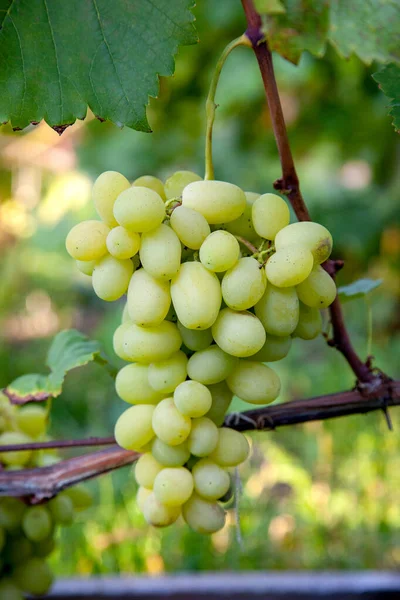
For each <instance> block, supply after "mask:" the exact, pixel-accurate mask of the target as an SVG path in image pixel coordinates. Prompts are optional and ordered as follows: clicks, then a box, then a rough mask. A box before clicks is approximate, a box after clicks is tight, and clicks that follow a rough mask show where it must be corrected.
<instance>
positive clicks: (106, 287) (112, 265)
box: [92, 255, 133, 302]
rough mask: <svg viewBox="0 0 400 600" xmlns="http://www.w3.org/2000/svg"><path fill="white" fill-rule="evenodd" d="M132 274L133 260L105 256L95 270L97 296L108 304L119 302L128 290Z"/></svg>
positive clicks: (94, 280) (94, 278)
mask: <svg viewBox="0 0 400 600" xmlns="http://www.w3.org/2000/svg"><path fill="white" fill-rule="evenodd" d="M132 273H133V264H132V261H131V260H129V259H127V260H119V259H118V258H114V257H113V256H110V255H107V256H104V257H103V258H101V259H100V260H99V261H98V262H97V263H96V266H95V267H94V269H93V274H92V285H93V289H94V291H95V293H96V295H97V296H98V297H99V298H101V299H102V300H105V301H106V302H113V301H114V300H118V298H121V296H123V295H124V294H125V292H126V290H127V289H128V285H129V280H130V278H131V277H132Z"/></svg>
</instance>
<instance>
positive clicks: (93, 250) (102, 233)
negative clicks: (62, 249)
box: [65, 220, 110, 261]
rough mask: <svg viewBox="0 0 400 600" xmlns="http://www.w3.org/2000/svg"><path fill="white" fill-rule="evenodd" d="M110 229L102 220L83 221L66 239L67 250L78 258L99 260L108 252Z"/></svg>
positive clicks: (73, 256)
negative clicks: (107, 243)
mask: <svg viewBox="0 0 400 600" xmlns="http://www.w3.org/2000/svg"><path fill="white" fill-rule="evenodd" d="M109 231H110V228H109V227H107V225H105V224H104V223H102V222H101V221H94V220H93V221H82V222H81V223H78V224H77V225H75V226H74V227H73V228H72V229H71V231H70V232H69V234H68V235H67V238H66V240H65V246H66V248H67V252H68V254H69V255H70V256H72V258H75V259H76V260H84V261H88V260H98V259H99V258H101V257H102V256H104V254H106V252H107V245H106V239H107V235H108V233H109Z"/></svg>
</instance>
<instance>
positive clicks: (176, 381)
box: [67, 171, 336, 533]
mask: <svg viewBox="0 0 400 600" xmlns="http://www.w3.org/2000/svg"><path fill="white" fill-rule="evenodd" d="M93 199H94V203H95V207H96V209H97V212H98V214H99V215H100V217H101V219H102V221H86V222H84V223H80V224H78V225H76V226H75V227H74V228H73V229H72V230H71V232H70V233H69V235H68V237H67V250H68V252H69V253H70V254H71V256H72V257H73V258H75V259H76V260H77V266H78V268H79V269H80V270H81V271H82V272H83V273H86V274H88V275H90V274H92V283H93V288H94V291H95V293H96V294H97V295H98V296H99V297H100V298H102V299H103V300H108V301H111V300H116V299H117V298H120V297H121V296H123V295H124V294H125V293H126V294H127V299H126V305H125V308H124V311H123V316H122V323H121V325H120V326H119V327H118V328H117V329H116V331H115V334H114V340H113V343H114V350H115V353H116V354H117V356H119V357H120V358H121V359H123V360H124V361H126V362H127V363H128V364H126V365H125V366H124V367H122V368H121V370H120V371H119V373H118V375H117V378H116V391H117V394H118V395H119V397H120V398H121V399H122V400H124V401H125V402H127V403H128V404H131V405H132V406H131V407H130V408H128V409H127V410H125V412H123V413H122V415H121V416H120V417H119V419H118V421H117V423H116V426H115V437H116V440H117V442H118V444H119V445H120V446H122V447H123V448H126V449H129V450H136V451H139V452H141V453H142V455H141V457H140V458H139V460H138V461H137V464H136V467H135V476H136V481H137V483H138V485H139V490H138V495H137V502H138V506H139V507H140V509H141V510H142V511H143V514H144V517H145V519H146V520H147V522H148V523H150V524H152V525H154V526H156V527H164V526H167V525H170V524H171V523H173V522H175V521H176V520H177V519H178V518H179V517H180V516H181V515H182V517H183V519H184V520H185V521H186V523H187V524H188V525H189V526H190V527H191V528H192V529H194V530H195V531H197V532H199V533H213V532H215V531H218V530H219V529H220V528H221V527H223V525H224V523H225V510H224V508H223V507H222V505H221V501H222V500H226V498H227V497H228V496H229V490H230V489H231V476H230V473H229V469H230V468H232V467H236V466H238V465H239V464H241V463H242V462H243V461H244V460H246V458H247V456H248V454H249V443H248V440H247V438H246V437H245V436H244V435H243V434H242V433H240V432H238V431H235V430H233V429H231V428H229V427H224V426H223V423H224V418H225V414H226V412H227V411H228V408H229V405H230V403H231V400H232V397H233V395H235V396H237V397H239V398H241V399H242V400H244V401H245V402H248V403H250V404H256V405H257V404H258V405H265V404H268V403H270V402H273V401H274V400H276V399H277V397H278V395H279V392H280V380H279V377H278V375H277V373H276V372H275V371H274V370H273V368H271V367H270V366H269V365H268V364H266V363H271V362H275V361H278V360H281V359H283V358H284V357H285V356H286V355H287V354H288V352H289V350H290V347H291V343H292V339H293V338H294V337H299V338H302V339H305V340H311V339H313V338H315V337H316V336H317V335H318V334H319V333H320V332H321V329H322V320H321V313H320V309H323V308H326V307H327V306H329V305H330V304H331V303H332V302H333V300H334V299H335V296H336V286H335V283H334V281H333V280H332V279H331V277H330V276H329V275H328V273H327V272H326V271H325V270H324V269H323V267H321V264H322V263H323V262H324V261H325V260H326V259H327V258H328V257H329V255H330V253H331V250H332V237H331V235H330V233H329V231H328V230H327V229H326V228H325V227H323V226H322V225H319V224H318V223H312V222H301V223H292V224H290V213H289V208H288V206H287V204H286V202H285V201H284V200H283V199H282V198H281V197H280V196H278V195H276V194H263V195H259V194H255V193H253V192H243V191H242V190H241V189H240V188H239V187H237V186H236V185H233V184H231V183H228V182H225V181H210V180H209V181H204V180H202V179H201V178H200V177H199V176H198V175H197V174H195V173H191V172H190V171H178V172H177V173H174V174H173V175H172V176H171V177H170V178H169V179H167V181H166V182H165V184H163V183H162V181H160V180H159V179H157V178H155V177H152V176H148V175H146V176H143V177H140V178H139V179H137V180H136V181H134V183H133V184H132V185H130V184H129V182H128V180H126V179H125V178H124V177H123V176H122V175H121V174H120V173H116V172H106V173H103V174H102V175H100V177H99V178H98V179H97V180H96V182H95V184H94V188H93Z"/></svg>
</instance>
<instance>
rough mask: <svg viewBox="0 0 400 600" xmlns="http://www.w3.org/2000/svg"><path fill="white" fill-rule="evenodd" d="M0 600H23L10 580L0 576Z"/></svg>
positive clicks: (19, 591)
mask: <svg viewBox="0 0 400 600" xmlns="http://www.w3.org/2000/svg"><path fill="white" fill-rule="evenodd" d="M0 598H1V599H2V600H24V595H23V593H22V592H21V590H20V589H19V587H18V586H17V585H15V583H14V582H13V580H12V579H8V578H7V579H6V578H5V577H3V576H2V579H1V581H0Z"/></svg>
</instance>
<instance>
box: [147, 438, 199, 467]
mask: <svg viewBox="0 0 400 600" xmlns="http://www.w3.org/2000/svg"><path fill="white" fill-rule="evenodd" d="M151 452H152V454H153V456H154V458H155V459H156V460H157V461H158V462H159V463H161V464H162V465H164V466H165V467H181V466H182V465H184V464H185V463H186V462H187V461H188V460H189V457H190V452H189V450H188V447H187V444H186V442H183V443H182V444H178V445H177V446H170V445H169V444H166V443H165V442H163V441H162V440H160V439H159V438H155V439H154V440H153V443H152V445H151Z"/></svg>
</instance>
